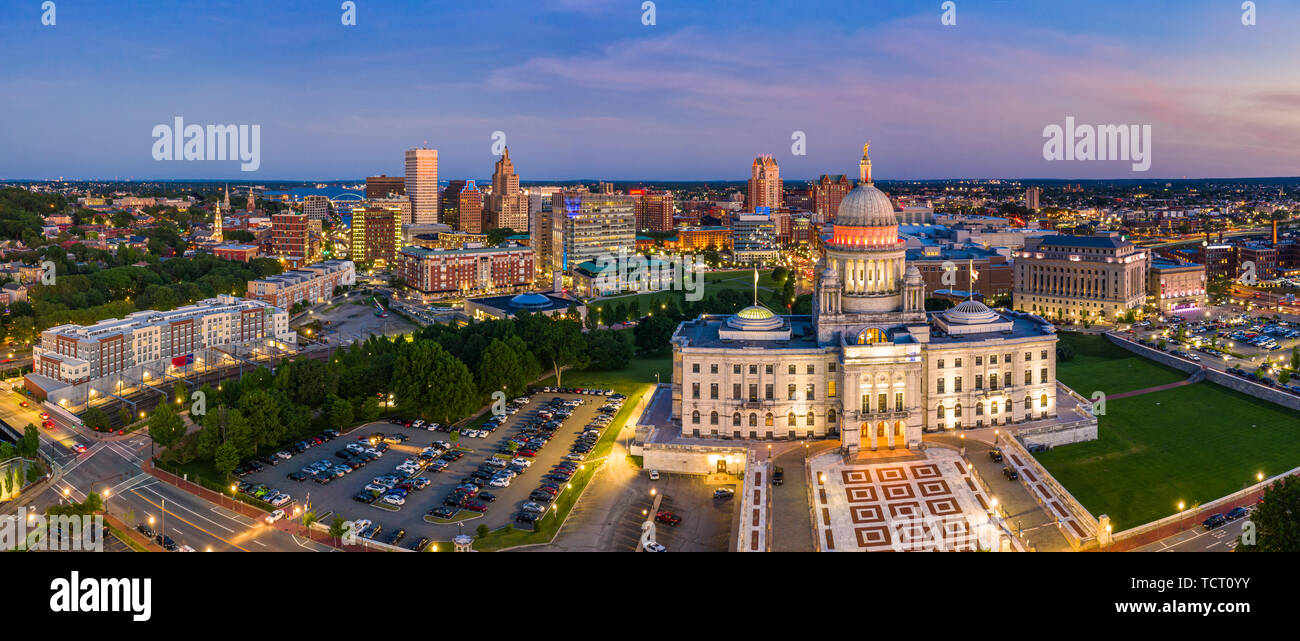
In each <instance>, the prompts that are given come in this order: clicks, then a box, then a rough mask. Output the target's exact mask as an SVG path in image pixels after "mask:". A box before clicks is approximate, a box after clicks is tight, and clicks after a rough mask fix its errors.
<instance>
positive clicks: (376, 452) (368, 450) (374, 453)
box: [366, 447, 384, 458]
mask: <svg viewBox="0 0 1300 641" xmlns="http://www.w3.org/2000/svg"><path fill="white" fill-rule="evenodd" d="M366 454H369V455H371V456H373V457H375V458H379V457H381V456H383V455H384V453H383V452H380V451H379V450H377V449H375V448H373V447H367V448H366Z"/></svg>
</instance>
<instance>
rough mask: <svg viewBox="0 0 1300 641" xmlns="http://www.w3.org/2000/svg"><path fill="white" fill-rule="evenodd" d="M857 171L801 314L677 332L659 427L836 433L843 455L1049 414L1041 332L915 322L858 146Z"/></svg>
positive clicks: (904, 273) (959, 311) (1020, 317)
mask: <svg viewBox="0 0 1300 641" xmlns="http://www.w3.org/2000/svg"><path fill="white" fill-rule="evenodd" d="M860 167H861V182H860V183H859V185H858V186H857V187H856V188H855V189H853V191H851V192H850V193H849V194H848V195H847V196H846V197H845V198H844V200H843V201H842V202H841V204H840V208H839V212H838V216H837V217H836V219H835V223H834V233H833V235H832V237H831V238H830V240H829V241H828V242H826V243H825V248H824V254H823V256H822V258H821V260H820V261H819V262H818V263H817V268H816V274H817V278H816V285H815V291H814V299H813V310H812V315H811V316H781V315H777V314H775V313H773V312H772V311H771V310H768V309H767V308H765V307H762V306H759V305H754V306H751V307H747V308H745V309H743V310H741V311H740V312H737V313H736V314H734V315H731V316H723V315H704V316H701V317H699V318H697V319H695V320H691V321H686V322H684V323H682V324H681V325H680V326H679V327H678V328H677V331H676V332H675V333H674V335H673V338H672V344H673V381H672V386H671V389H672V414H671V418H672V421H673V422H674V423H676V424H678V425H680V426H681V437H682V438H683V440H689V439H690V438H700V439H717V438H728V439H740V440H763V439H788V438H797V439H803V438H824V437H831V438H834V437H835V436H838V437H839V439H840V441H841V450H842V451H843V452H844V453H845V454H855V453H857V452H859V451H865V450H884V449H899V448H914V447H916V446H917V445H919V444H920V442H921V435H922V433H923V432H937V431H941V430H959V429H964V428H979V427H991V426H998V425H1012V424H1020V423H1025V422H1029V421H1037V420H1042V419H1048V418H1054V417H1055V416H1056V400H1057V399H1056V396H1057V386H1056V340H1057V339H1056V334H1055V329H1054V328H1053V326H1052V325H1051V324H1050V323H1048V322H1047V321H1045V320H1043V319H1042V318H1040V317H1038V316H1034V315H1031V314H1024V313H1019V312H1011V311H1005V310H993V309H989V308H988V307H987V306H985V305H984V304H983V303H980V302H977V301H973V300H968V301H965V302H963V303H961V304H959V305H957V306H956V307H953V308H952V309H949V310H947V311H944V312H937V313H927V312H926V311H925V284H924V281H923V280H922V278H921V273H920V272H919V271H918V270H917V268H916V267H909V266H908V264H907V261H906V258H905V252H904V241H903V240H902V239H900V238H899V236H898V221H897V219H896V218H895V216H894V208H893V204H892V203H891V202H890V200H889V197H888V196H886V195H885V194H884V193H883V192H881V191H880V190H879V189H877V188H876V186H875V184H874V182H873V181H872V176H871V160H870V159H869V157H868V154H867V147H866V146H864V147H863V155H862V160H861V163H860Z"/></svg>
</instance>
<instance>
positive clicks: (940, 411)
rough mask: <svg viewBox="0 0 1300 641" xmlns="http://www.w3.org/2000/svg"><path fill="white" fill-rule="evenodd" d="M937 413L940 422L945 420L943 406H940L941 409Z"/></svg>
mask: <svg viewBox="0 0 1300 641" xmlns="http://www.w3.org/2000/svg"><path fill="white" fill-rule="evenodd" d="M936 413H937V414H938V417H937V418H938V419H939V420H943V405H940V406H939V409H938V410H937V412H936Z"/></svg>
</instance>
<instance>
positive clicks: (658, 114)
mask: <svg viewBox="0 0 1300 641" xmlns="http://www.w3.org/2000/svg"><path fill="white" fill-rule="evenodd" d="M354 1H355V2H356V9H357V25H356V26H343V25H342V24H341V22H340V15H341V14H342V10H341V9H340V4H341V3H342V2H341V0H318V1H315V2H306V1H299V0H277V1H275V2H266V1H263V0H239V1H236V0H228V1H221V0H172V1H168V2H164V1H159V2H151V1H147V0H133V1H132V2H129V3H128V2H103V1H102V0H86V1H81V0H56V12H57V13H56V19H57V24H56V25H55V26H43V25H42V24H41V7H40V5H41V2H40V1H39V0H22V1H21V2H20V1H17V0H14V1H12V2H6V3H4V5H3V6H0V61H3V64H0V92H3V93H4V95H5V99H4V100H3V101H0V140H3V141H4V144H3V149H4V153H2V154H0V179H5V178H9V179H15V178H53V177H58V176H63V177H65V178H114V177H117V178H123V179H125V178H129V177H133V178H136V179H141V178H233V179H237V180H271V179H321V180H326V179H336V178H357V177H363V176H366V175H368V174H379V173H387V174H389V175H400V174H401V173H402V172H403V164H402V153H403V151H404V150H405V149H407V148H408V147H411V146H418V145H420V144H422V143H425V142H426V141H427V143H428V144H429V146H431V147H434V148H437V149H438V150H439V156H440V167H439V177H440V178H449V177H451V178H455V177H472V178H474V177H486V176H488V175H490V173H491V170H492V163H493V161H494V160H495V157H494V156H493V155H492V151H491V145H492V139H491V136H492V132H494V131H498V130H499V131H503V132H505V133H506V136H507V140H506V142H507V143H508V144H509V146H510V151H511V157H512V158H513V159H514V161H515V166H516V168H517V170H518V171H519V173H520V176H521V177H522V178H523V179H524V180H545V179H574V178H589V179H602V178H603V179H616V180H618V179H648V180H652V179H665V180H666V179H685V180H706V179H724V180H740V179H744V178H747V177H748V173H749V164H750V162H751V161H752V160H753V158H754V156H756V155H758V154H762V153H770V154H773V155H774V156H775V157H776V159H777V161H778V163H780V165H781V168H782V175H783V176H784V177H786V178H788V179H801V178H809V177H815V176H817V175H819V174H822V173H848V174H850V175H856V173H857V159H858V156H859V155H860V153H861V145H862V143H863V142H864V141H865V140H870V141H871V143H872V147H871V149H872V158H873V161H874V169H875V175H876V177H877V178H880V179H926V178H968V177H969V178H997V177H1001V178H1182V177H1188V178H1198V177H1243V176H1296V175H1300V73H1297V72H1296V69H1297V68H1300V39H1297V38H1296V37H1295V34H1296V33H1300V4H1297V3H1294V2H1282V1H1278V0H1256V5H1258V14H1257V25H1256V26H1249V27H1248V26H1243V25H1242V21H1241V17H1242V9H1241V7H1240V5H1241V2H1238V1H1236V0H1181V1H1179V2H1166V1H1163V0H1159V1H1157V0H1152V1H1149V2H1133V1H1131V0H1130V1H1118V0H1116V1H1111V0H1090V1H1088V2H1069V3H1066V2H1043V1H1042V0H955V1H956V5H957V14H956V15H957V25H956V26H943V25H941V24H940V15H941V13H942V10H941V8H940V5H941V1H940V0H912V1H888V0H879V1H877V0H871V1H868V0H848V1H844V2H830V1H821V0H791V1H778V0H656V3H655V4H656V7H655V9H656V22H657V24H656V25H655V26H643V25H642V24H641V17H642V9H641V5H642V2H641V0H528V1H523V0H516V1H515V2H505V1H502V0H474V1H470V2H453V1H449V0H439V1H429V2H418V1H397V0H387V1H381V0H354ZM178 115H179V116H183V117H184V118H185V120H186V122H187V123H196V124H250V125H251V124H258V125H261V167H260V169H259V170H258V171H256V172H241V171H240V170H239V164H238V163H237V162H233V161H225V162H220V161H211V162H183V161H181V162H175V161H173V162H166V161H162V162H160V161H155V160H154V159H153V157H152V155H151V149H152V145H153V140H154V139H153V137H152V135H151V131H152V129H153V127H154V126H155V125H158V124H169V125H170V124H171V122H172V120H173V118H174V117H175V116H178ZM1066 116H1074V117H1075V119H1076V121H1078V122H1079V123H1088V124H1140V125H1150V126H1151V129H1152V163H1151V168H1150V170H1149V171H1147V172H1141V173H1135V172H1133V171H1132V169H1131V163H1129V162H1126V161H1118V160H1117V161H1105V162H1103V161H1093V162H1078V161H1053V162H1049V161H1046V160H1044V159H1043V153H1042V152H1043V143H1044V138H1043V127H1044V126H1046V125H1049V124H1058V125H1062V124H1063V123H1064V119H1065V117H1066ZM796 130H798V131H803V132H804V133H805V134H806V139H807V145H806V147H807V155H804V156H794V155H792V154H791V143H792V141H791V134H792V132H794V131H796Z"/></svg>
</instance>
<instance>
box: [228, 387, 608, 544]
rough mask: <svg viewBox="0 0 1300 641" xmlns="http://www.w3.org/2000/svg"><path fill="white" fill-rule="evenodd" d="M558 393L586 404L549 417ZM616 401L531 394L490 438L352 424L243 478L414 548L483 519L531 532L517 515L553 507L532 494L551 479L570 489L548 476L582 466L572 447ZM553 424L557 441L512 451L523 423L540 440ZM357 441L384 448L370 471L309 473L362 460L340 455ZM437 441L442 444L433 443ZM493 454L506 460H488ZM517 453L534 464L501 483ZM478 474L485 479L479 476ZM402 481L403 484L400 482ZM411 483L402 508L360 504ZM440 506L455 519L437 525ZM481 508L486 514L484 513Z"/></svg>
mask: <svg viewBox="0 0 1300 641" xmlns="http://www.w3.org/2000/svg"><path fill="white" fill-rule="evenodd" d="M553 399H560V400H561V402H563V401H569V402H570V403H572V402H573V401H578V404H577V405H576V407H574V408H573V409H572V414H571V415H570V416H569V417H568V418H566V419H563V420H559V416H555V417H552V418H550V419H549V420H548V419H545V418H542V417H541V416H539V412H541V411H543V410H551V409H554V408H553V407H552V402H553ZM519 400H524V399H519ZM610 402H611V399H609V398H606V397H605V396H600V395H591V394H574V393H547V392H539V393H537V394H535V395H533V396H531V397H526V401H525V402H523V403H521V404H519V405H517V406H516V407H517V409H515V411H514V412H513V413H511V414H508V415H506V416H505V417H504V419H503V420H502V421H501V424H500V426H498V427H496V428H495V429H492V430H491V431H490V432H489V431H486V430H484V431H483V433H484V434H485V437H483V438H478V437H475V436H472V434H477V433H479V432H478V431H473V432H471V431H468V430H466V431H465V433H462V434H459V435H458V438H457V439H456V440H455V441H454V442H453V437H452V434H451V433H449V432H448V431H445V428H441V429H435V430H430V429H428V428H427V427H425V426H418V425H417V424H414V423H413V424H412V425H411V426H409V427H408V426H406V425H405V424H403V423H404V422H399V423H397V424H394V423H392V422H389V421H378V422H374V423H368V424H365V425H361V426H359V427H356V428H354V429H352V430H349V431H348V432H347V433H346V434H344V435H342V436H340V437H339V438H336V439H334V440H332V441H326V442H325V443H323V444H321V445H317V446H315V447H312V448H310V449H307V450H306V451H305V452H302V453H300V454H294V455H293V456H292V457H291V458H290V459H289V460H286V461H281V462H279V463H278V464H277V465H274V466H270V465H264V466H263V469H262V470H261V471H257V472H254V473H251V474H248V475H247V476H245V477H244V478H243V479H241V481H242V482H244V483H247V484H249V485H254V486H255V485H257V484H266V485H267V486H269V487H271V488H273V489H275V490H279V491H283V492H287V493H289V494H291V495H292V496H293V499H294V503H291V504H289V505H287V506H286V511H289V510H290V509H291V507H292V506H294V505H302V503H303V502H305V501H306V500H308V497H310V503H311V510H312V511H314V512H316V514H318V515H320V516H321V517H322V521H323V522H324V523H327V524H328V523H329V522H331V521H332V520H333V518H334V516H336V515H337V516H341V517H342V518H344V519H345V520H348V521H353V520H358V519H364V520H367V521H369V522H370V523H369V524H368V525H370V526H377V527H375V531H371V532H368V533H367V534H368V535H369V536H368V538H372V539H374V540H377V541H380V542H383V543H389V544H395V545H399V546H402V547H409V546H412V545H414V544H416V543H418V542H420V540H421V539H422V538H423V539H428V540H432V541H447V540H450V539H451V538H452V537H454V536H456V535H457V534H459V533H461V532H462V528H463V531H464V532H465V533H473V532H474V531H475V530H476V529H477V528H478V527H479V525H480V524H483V525H487V527H488V529H490V530H495V529H497V528H499V527H501V526H504V525H506V524H507V523H510V524H513V525H514V526H515V527H520V528H528V527H531V526H530V525H529V524H528V523H527V522H524V521H518V520H516V517H517V516H518V515H519V514H520V513H521V511H523V510H522V508H523V507H524V506H525V504H528V503H530V502H531V503H534V504H537V505H535V506H534V509H536V507H538V506H541V507H542V508H543V509H545V508H544V505H545V504H546V503H547V501H544V500H536V499H534V498H531V496H532V495H533V494H534V491H535V490H537V489H538V488H539V486H540V485H542V484H543V483H549V484H551V485H552V486H553V489H554V491H555V492H556V493H557V494H558V493H560V492H563V491H567V483H565V482H564V480H563V479H562V478H559V477H557V478H552V479H543V476H544V475H547V474H552V473H555V468H556V467H557V466H560V465H563V464H566V463H571V464H572V465H573V466H575V467H576V466H577V465H582V463H580V462H578V461H571V460H566V458H565V457H566V456H570V457H571V458H576V457H574V456H573V455H571V453H570V448H571V447H572V446H573V445H574V443H575V440H576V439H578V438H579V437H580V435H582V433H583V432H584V428H586V427H587V426H588V425H589V424H592V423H593V422H594V421H596V420H597V417H598V416H600V415H602V414H606V415H609V416H611V417H612V415H613V412H601V411H600V408H601V407H602V406H605V405H606V404H607V403H610ZM550 421H555V423H554V424H553V429H554V431H553V432H552V433H551V435H550V437H549V442H547V443H545V444H544V445H541V446H540V449H537V450H535V453H534V455H532V456H517V457H516V456H513V455H511V454H507V453H506V452H509V451H510V445H509V444H508V441H509V440H510V439H511V438H513V437H520V436H521V433H522V430H521V428H522V427H523V426H525V425H530V426H532V427H530V430H531V431H532V434H533V436H532V438H531V439H525V440H531V442H532V443H538V444H540V443H541V442H542V440H541V438H542V437H541V436H539V435H541V434H544V433H545V431H544V426H545V424H546V423H547V422H550ZM485 427H491V425H490V424H489V425H487V426H485ZM595 435H596V433H592V434H589V435H588V436H587V437H586V438H587V440H588V441H590V440H591V439H593V438H594V437H595ZM353 444H356V445H353ZM349 445H351V446H352V448H353V449H354V450H356V449H358V448H360V449H363V450H364V449H368V448H373V451H372V452H371V453H370V455H373V454H375V453H377V454H378V456H375V457H373V460H371V461H369V462H368V463H365V464H364V465H363V466H361V467H360V468H358V469H355V470H353V471H351V472H346V473H343V474H342V475H341V476H332V477H331V478H330V479H329V480H328V482H324V483H322V482H320V481H318V480H316V477H315V476H310V477H309V476H307V475H306V474H303V473H302V472H303V470H302V468H304V467H307V466H311V465H313V464H315V465H318V466H322V465H324V464H326V463H328V464H331V465H335V464H337V463H340V462H343V461H345V460H348V461H357V460H358V457H357V454H356V453H352V455H351V456H349V457H348V458H346V459H345V458H344V457H343V456H341V455H340V451H344V453H345V454H346V453H347V452H346V448H347V447H348V446H349ZM431 447H432V448H434V449H432V450H428V449H426V448H431ZM516 447H517V448H518V451H519V452H521V453H525V450H524V449H523V446H516ZM380 450H384V451H380ZM457 452H459V454H457ZM421 454H424V456H425V458H426V459H428V460H429V461H430V462H429V463H428V464H427V465H426V464H425V463H424V462H423V461H420V456H421ZM457 456H458V457H459V458H458V459H456V457H457ZM272 458H274V457H272ZM492 458H496V459H498V460H499V462H497V463H495V464H493V465H487V463H488V460H489V459H492ZM516 458H521V459H527V460H528V461H531V464H529V465H528V466H527V467H523V463H522V462H521V463H519V464H517V465H516V466H515V467H516V469H517V470H518V471H517V475H516V476H514V477H513V478H512V479H510V480H509V482H508V485H506V486H505V487H496V486H493V485H492V483H491V481H492V480H493V475H494V474H495V475H497V476H498V477H500V476H504V475H503V474H501V473H500V472H501V470H503V469H509V467H510V464H509V462H511V461H513V460H515V459H516ZM408 459H409V460H410V461H411V462H412V463H415V464H416V467H407V468H406V471H404V472H399V471H396V470H397V468H398V466H399V465H402V464H403V463H405V462H407V461H408ZM450 459H456V460H450ZM476 473H477V474H478V475H479V477H481V478H475V477H474V474H476ZM290 474H295V476H302V477H306V478H304V479H303V480H293V479H291V478H289V475H290ZM390 474H391V475H394V476H395V477H396V479H389V480H388V481H389V482H388V483H384V484H380V485H375V483H376V481H377V480H378V479H380V477H383V476H385V475H390ZM561 476H563V475H561ZM419 479H427V481H421V480H419ZM393 480H396V483H393V482H391V481H393ZM403 482H409V483H410V485H408V487H407V489H406V491H405V496H404V497H401V501H402V502H401V504H400V505H394V504H391V503H390V502H386V501H385V499H384V498H377V499H376V500H374V502H373V503H367V502H362V501H360V500H357V499H358V498H364V496H365V494H363V492H365V488H366V487H367V486H371V487H372V489H373V491H370V492H366V494H369V495H370V496H378V497H384V496H388V495H389V494H390V493H394V492H395V491H394V490H393V489H391V488H393V487H394V486H395V485H396V484H397V483H403ZM426 482H427V486H426V487H423V488H418V487H417V484H423V483H426ZM471 482H473V483H477V484H478V485H480V486H481V488H474V489H469V486H467V485H466V484H467V483H471ZM458 486H461V487H462V488H464V489H462V490H460V494H459V495H458V496H459V498H460V499H462V500H461V501H460V502H461V503H462V506H461V507H454V508H453V507H450V506H448V505H446V504H445V503H444V502H445V501H447V499H448V498H449V497H452V496H453V494H454V493H455V492H457V489H456V488H457V487H458ZM484 492H487V493H490V494H491V495H492V497H493V498H492V499H491V500H484V496H483V493H484ZM394 501H396V499H394ZM439 508H445V509H446V512H444V513H443V515H444V516H446V517H449V518H448V519H443V520H442V521H441V522H437V523H435V522H430V520H428V519H426V516H428V515H430V513H431V512H433V511H434V510H435V509H439ZM479 509H482V510H485V511H483V512H478V511H476V510H479ZM430 518H432V517H430ZM448 521H450V522H448ZM398 532H403V535H402V536H401V537H400V538H397V539H394V538H393V537H394V536H395V535H396V534H397V533H398Z"/></svg>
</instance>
